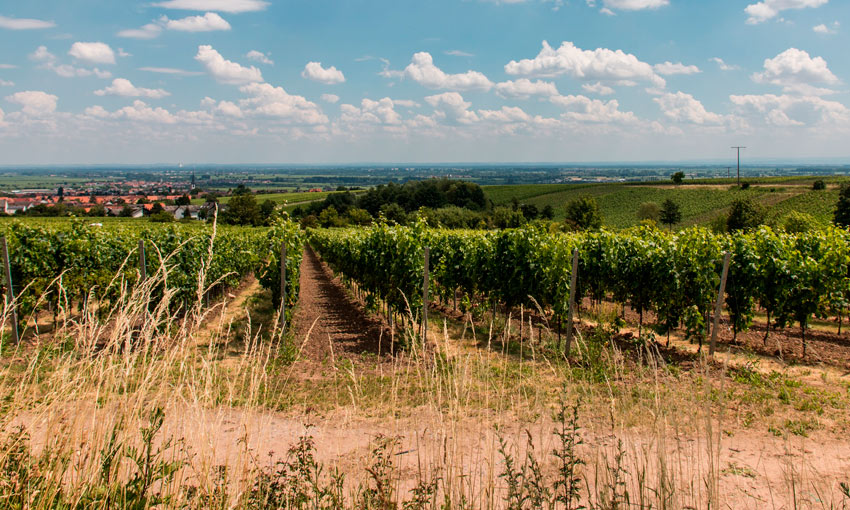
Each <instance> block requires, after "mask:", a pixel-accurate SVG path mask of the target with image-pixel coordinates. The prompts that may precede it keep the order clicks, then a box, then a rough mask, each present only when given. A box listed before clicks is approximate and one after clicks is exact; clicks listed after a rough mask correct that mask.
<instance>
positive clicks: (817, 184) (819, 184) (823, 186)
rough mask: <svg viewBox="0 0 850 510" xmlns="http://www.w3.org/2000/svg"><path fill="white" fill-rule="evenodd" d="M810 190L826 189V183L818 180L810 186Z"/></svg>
mask: <svg viewBox="0 0 850 510" xmlns="http://www.w3.org/2000/svg"><path fill="white" fill-rule="evenodd" d="M812 189H813V190H815V191H818V190H822V189H826V183H825V182H823V179H818V180H816V181H815V182H814V184H812Z"/></svg>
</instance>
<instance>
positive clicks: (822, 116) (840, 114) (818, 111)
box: [729, 94, 850, 127]
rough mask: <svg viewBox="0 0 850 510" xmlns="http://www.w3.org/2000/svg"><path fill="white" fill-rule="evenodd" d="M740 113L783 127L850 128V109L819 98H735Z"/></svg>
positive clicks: (765, 96)
mask: <svg viewBox="0 0 850 510" xmlns="http://www.w3.org/2000/svg"><path fill="white" fill-rule="evenodd" d="M729 99H730V100H731V101H732V104H734V105H735V106H736V107H737V108H738V111H739V113H741V114H743V115H759V116H761V117H762V119H763V120H764V122H765V123H767V124H770V125H774V126H779V127H788V126H803V125H808V126H816V125H819V124H828V125H841V126H844V127H847V126H848V125H850V110H848V108H847V107H846V106H844V105H843V104H841V103H839V102H837V101H829V100H826V99H823V98H822V97H816V96H791V95H787V94H784V95H774V94H764V95H740V96H738V95H732V96H729Z"/></svg>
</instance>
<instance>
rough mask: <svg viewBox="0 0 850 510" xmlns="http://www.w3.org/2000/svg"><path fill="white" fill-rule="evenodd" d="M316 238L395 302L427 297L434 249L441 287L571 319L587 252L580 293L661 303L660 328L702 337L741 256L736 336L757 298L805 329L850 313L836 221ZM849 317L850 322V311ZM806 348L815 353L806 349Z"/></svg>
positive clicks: (845, 249) (844, 237)
mask: <svg viewBox="0 0 850 510" xmlns="http://www.w3.org/2000/svg"><path fill="white" fill-rule="evenodd" d="M309 240H310V243H311V244H312V245H313V246H314V247H315V248H316V249H317V250H318V251H319V252H320V253H321V255H322V257H323V258H324V259H325V260H326V261H327V262H328V263H329V264H330V265H331V266H332V267H334V268H335V269H336V270H337V271H339V272H340V273H342V274H343V275H344V276H345V277H346V278H348V279H350V280H353V281H355V282H357V284H358V285H359V287H360V288H361V289H363V290H364V291H366V292H367V294H368V296H370V297H371V298H372V299H380V300H383V301H385V302H386V303H388V304H389V305H390V307H392V308H393V310H395V311H399V312H405V311H407V310H412V311H414V312H415V311H416V310H417V309H418V307H419V306H421V303H422V301H421V299H422V292H421V285H422V275H423V269H424V267H423V264H424V259H423V252H424V248H425V247H426V246H428V247H430V266H431V267H430V270H431V277H432V278H433V283H432V284H431V285H432V287H433V288H434V292H435V293H436V294H437V295H438V296H440V297H441V298H442V299H443V300H444V301H445V300H448V299H452V300H455V299H457V297H458V295H459V296H460V300H461V302H462V303H463V304H464V305H465V306H467V307H472V308H474V307H479V308H480V307H487V308H489V307H494V306H495V304H496V303H499V304H501V305H502V306H504V307H505V308H506V309H507V310H511V309H513V308H515V307H518V306H520V305H522V306H524V307H526V309H528V308H532V309H533V308H536V307H538V306H540V307H542V309H543V310H545V311H547V312H548V313H549V314H551V316H552V318H554V319H557V320H562V319H565V318H566V317H567V313H568V301H569V294H570V277H571V274H570V273H571V265H572V264H571V259H572V254H573V251H574V250H578V253H579V264H578V274H577V288H576V292H577V296H578V297H579V299H578V301H579V303H581V299H580V298H581V297H589V298H590V299H591V301H592V302H599V301H602V300H609V301H613V302H615V303H618V304H621V305H629V306H631V308H632V309H633V310H634V311H635V312H637V313H638V314H639V317H640V318H639V321H640V324H639V326H642V325H643V322H644V317H645V316H646V315H647V313H648V312H652V313H653V314H654V316H655V317H656V326H657V328H656V329H657V330H659V331H666V332H668V333H669V331H670V330H671V329H673V328H676V327H679V326H681V325H684V327H685V329H686V331H687V334H688V335H689V336H690V337H691V338H696V339H700V340H701V339H702V338H703V337H704V336H705V335H706V334H707V331H708V323H709V321H708V320H707V319H708V316H709V313H710V311H712V310H713V308H714V301H715V300H716V299H717V292H718V288H719V286H720V278H721V271H722V265H723V255H724V253H725V252H729V253H730V254H731V265H730V269H729V276H728V281H727V284H726V297H725V305H726V310H727V311H728V313H729V315H730V322H731V324H732V326H733V329H734V331H735V334H736V335H737V333H738V332H739V331H743V330H746V329H747V328H748V327H749V326H750V325H751V322H752V319H753V316H754V314H755V312H756V309H757V307H758V308H760V309H761V310H762V311H763V312H764V313H766V314H767V318H768V323H769V324H772V325H775V326H779V327H785V326H787V325H790V324H792V323H794V322H796V323H798V324H799V325H800V328H801V333H802V338H803V345H804V349H805V333H806V329H807V327H808V324H809V321H810V320H811V319H812V317H815V316H817V317H835V316H838V317H839V319H840V318H841V316H842V314H844V313H845V311H846V309H847V307H848V298H850V233H848V232H847V231H845V230H840V229H836V228H830V229H828V230H824V231H818V232H811V233H805V234H800V235H789V234H785V233H781V232H775V231H773V230H771V229H769V228H767V227H764V228H761V229H759V230H757V231H752V232H747V233H737V234H733V235H717V234H713V233H711V232H709V231H707V230H705V229H701V228H690V229H686V230H683V231H680V232H678V233H670V232H665V231H661V230H658V229H654V228H648V227H641V228H636V229H633V230H627V231H623V232H620V233H611V232H604V231H603V232H594V233H581V234H562V233H549V232H547V231H545V230H542V229H538V228H524V229H516V230H504V231H498V232H476V231H449V230H433V229H428V228H426V227H425V226H424V225H422V224H417V225H414V226H412V227H398V226H396V227H391V226H387V225H377V226H374V227H371V228H369V229H363V230H313V231H311V232H310V233H309ZM839 322H840V321H839ZM804 352H805V351H804Z"/></svg>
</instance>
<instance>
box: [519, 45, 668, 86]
mask: <svg viewBox="0 0 850 510" xmlns="http://www.w3.org/2000/svg"><path fill="white" fill-rule="evenodd" d="M505 72H506V73H508V74H511V75H521V76H547V77H554V76H562V75H567V76H571V77H573V78H575V79H578V80H583V81H603V82H615V83H620V84H624V85H634V84H635V82H636V81H648V82H650V83H652V84H653V85H655V86H657V87H664V86H666V82H665V81H664V79H663V78H661V77H660V76H658V74H656V73H655V70H654V69H653V67H652V66H651V65H649V64H647V63H646V62H641V61H640V60H639V59H638V58H637V57H636V56H634V55H632V54H630V53H625V52H623V51H622V50H610V49H608V48H597V49H595V50H583V49H581V48H578V47H576V46H575V45H574V44H573V43H571V42H569V41H565V42H563V43H561V47H560V48H558V49H557V50H556V49H554V48H552V47H551V46H549V43H548V42H546V41H543V49H542V50H540V53H539V54H538V55H537V56H536V57H535V58H532V59H523V60H520V61H515V60H512V61H510V62H509V63H508V64H507V65H505Z"/></svg>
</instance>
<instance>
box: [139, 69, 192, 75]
mask: <svg viewBox="0 0 850 510" xmlns="http://www.w3.org/2000/svg"><path fill="white" fill-rule="evenodd" d="M139 71H146V72H149V73H159V74H173V75H176V76H200V75H202V74H204V73H201V72H198V71H187V70H185V69H175V68H173V67H140V68H139Z"/></svg>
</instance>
